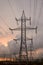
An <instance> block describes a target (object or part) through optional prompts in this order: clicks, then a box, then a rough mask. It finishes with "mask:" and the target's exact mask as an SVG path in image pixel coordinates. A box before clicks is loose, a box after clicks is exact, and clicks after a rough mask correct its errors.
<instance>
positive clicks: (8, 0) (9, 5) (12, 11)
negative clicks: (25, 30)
mask: <svg viewBox="0 0 43 65" xmlns="http://www.w3.org/2000/svg"><path fill="white" fill-rule="evenodd" d="M8 3H9V6H10V8H11V11H12V14H13V15H14V10H13V8H12V5H11V3H10V1H9V0H8Z"/></svg>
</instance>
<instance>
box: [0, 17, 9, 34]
mask: <svg viewBox="0 0 43 65" xmlns="http://www.w3.org/2000/svg"><path fill="white" fill-rule="evenodd" d="M0 18H1V20H2V21H3V22H4V23H5V25H6V26H7V27H9V26H8V25H7V23H6V22H5V21H4V19H3V18H2V17H1V16H0ZM0 28H1V29H2V30H3V31H4V32H5V33H8V32H6V31H5V29H4V28H3V27H1V26H0Z"/></svg>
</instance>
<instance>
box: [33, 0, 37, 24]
mask: <svg viewBox="0 0 43 65" xmlns="http://www.w3.org/2000/svg"><path fill="white" fill-rule="evenodd" d="M36 13H37V0H34V9H33V22H34V25H35V18H36Z"/></svg>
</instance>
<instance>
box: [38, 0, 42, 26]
mask: <svg viewBox="0 0 43 65" xmlns="http://www.w3.org/2000/svg"><path fill="white" fill-rule="evenodd" d="M42 5H43V0H41V6H40V11H39V15H38V19H37V25H39V19H40V17H41V13H42V12H41V11H42V8H43V6H42Z"/></svg>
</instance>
